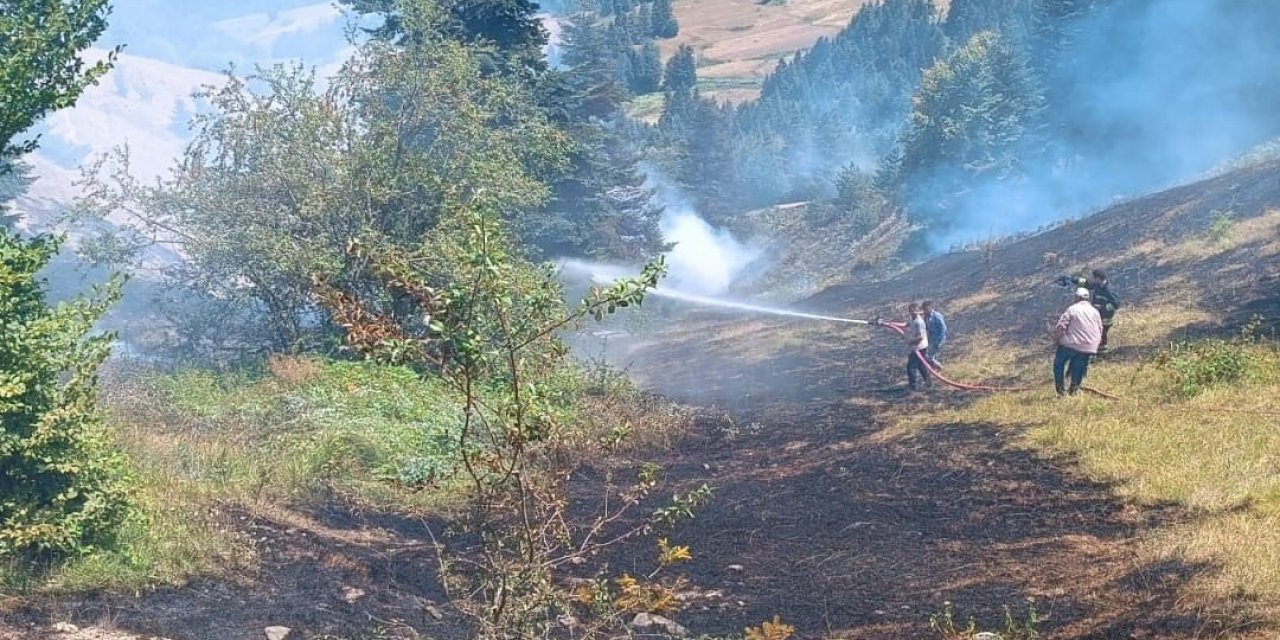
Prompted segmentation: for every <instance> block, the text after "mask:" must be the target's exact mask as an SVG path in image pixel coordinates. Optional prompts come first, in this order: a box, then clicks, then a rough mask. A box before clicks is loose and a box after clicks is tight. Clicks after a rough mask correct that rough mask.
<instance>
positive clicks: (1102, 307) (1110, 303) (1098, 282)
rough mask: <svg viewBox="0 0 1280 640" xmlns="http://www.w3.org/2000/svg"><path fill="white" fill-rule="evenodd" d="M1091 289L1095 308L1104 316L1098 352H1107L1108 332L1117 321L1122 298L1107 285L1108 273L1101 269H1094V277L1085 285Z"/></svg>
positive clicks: (1090, 293) (1090, 292)
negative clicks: (1117, 310) (1117, 312)
mask: <svg viewBox="0 0 1280 640" xmlns="http://www.w3.org/2000/svg"><path fill="white" fill-rule="evenodd" d="M1085 288H1086V289H1088V290H1089V295H1090V297H1091V302H1093V308H1094V309H1097V310H1098V315H1100V316H1102V342H1101V343H1100V344H1099V345H1098V353H1106V352H1107V334H1108V333H1110V332H1111V324H1112V322H1114V321H1115V317H1116V309H1119V308H1120V299H1119V298H1117V297H1116V295H1115V294H1114V293H1111V288H1110V287H1109V286H1107V274H1105V273H1103V272H1102V270H1101V269H1094V270H1093V278H1091V279H1090V280H1089V285H1088V286H1086V287H1085Z"/></svg>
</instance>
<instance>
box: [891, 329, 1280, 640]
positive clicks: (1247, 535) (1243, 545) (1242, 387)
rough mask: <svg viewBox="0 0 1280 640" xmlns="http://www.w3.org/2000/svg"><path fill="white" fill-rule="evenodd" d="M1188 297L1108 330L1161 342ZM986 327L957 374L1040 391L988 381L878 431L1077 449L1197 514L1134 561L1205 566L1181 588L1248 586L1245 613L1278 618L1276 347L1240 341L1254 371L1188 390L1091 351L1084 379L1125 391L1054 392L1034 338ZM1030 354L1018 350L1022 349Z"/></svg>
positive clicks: (1224, 597) (1083, 464) (1158, 535)
mask: <svg viewBox="0 0 1280 640" xmlns="http://www.w3.org/2000/svg"><path fill="white" fill-rule="evenodd" d="M1207 319H1208V317H1207V315H1206V314H1205V313H1204V312H1203V311H1202V310H1199V309H1196V308H1194V307H1190V306H1178V305H1171V306H1164V307H1154V308H1145V309H1141V308H1139V309H1131V310H1129V311H1128V313H1127V314H1126V324H1125V325H1124V327H1123V330H1122V331H1121V330H1119V329H1118V330H1117V334H1116V335H1117V338H1118V339H1119V340H1118V341H1120V342H1122V343H1132V344H1148V345H1149V344H1159V343H1160V342H1161V341H1166V340H1168V338H1169V334H1170V331H1171V330H1172V329H1176V328H1177V327H1180V326H1185V325H1189V324H1193V323H1199V322H1203V321H1205V320H1207ZM992 339H993V338H992V337H991V336H983V335H978V336H974V337H973V338H971V339H970V340H968V341H967V342H966V343H965V344H963V345H962V346H963V347H964V348H962V349H959V350H957V352H956V353H955V354H953V356H952V357H951V358H950V359H949V360H950V361H951V362H955V363H956V364H954V365H953V366H951V367H949V368H948V370H947V373H948V374H954V375H955V377H957V378H961V379H966V380H968V379H990V377H991V376H998V375H1004V376H1009V375H1012V376H1014V377H1015V378H1016V379H1018V380H1020V381H1022V382H1023V383H1026V384H1031V385H1042V386H1043V387H1044V390H1043V391H1037V392H1029V393H1006V394H993V395H990V396H987V397H984V398H982V399H979V400H977V401H976V402H974V403H973V404H971V405H968V406H965V407H962V408H958V409H948V410H942V411H940V412H937V411H934V412H928V413H925V412H919V411H916V412H912V413H910V414H907V415H902V416H899V418H898V420H897V424H896V425H895V426H894V427H893V428H892V429H890V430H888V431H886V432H885V433H884V434H881V436H880V437H881V438H903V437H910V436H911V434H913V433H915V432H917V431H918V430H919V429H922V428H925V427H927V426H928V425H931V424H937V423H939V422H945V423H953V422H955V423H962V424H971V425H986V426H989V427H991V428H996V429H1002V430H1010V431H1014V432H1017V433H1019V434H1021V435H1020V436H1018V437H1019V439H1020V440H1021V444H1023V445H1025V446H1027V447H1029V448H1031V449H1033V450H1036V451H1039V452H1041V453H1042V454H1043V455H1045V456H1058V455H1063V456H1065V457H1066V458H1064V459H1071V460H1074V461H1076V464H1078V465H1079V469H1080V470H1081V471H1082V472H1084V473H1085V474H1087V475H1088V476H1090V477H1093V478H1097V479H1101V480H1106V481H1109V482H1111V483H1114V486H1115V491H1116V493H1117V495H1118V496H1120V497H1122V498H1124V499H1127V500H1130V501H1133V502H1135V503H1139V504H1157V503H1158V504H1169V503H1172V504H1176V505H1179V506H1181V507H1183V508H1184V509H1185V510H1187V512H1189V513H1191V514H1193V515H1194V517H1193V518H1191V519H1190V520H1189V521H1187V522H1184V523H1180V524H1177V525H1173V526H1169V527H1166V528H1163V529H1159V530H1156V531H1155V532H1153V533H1151V534H1150V535H1149V536H1148V537H1147V539H1145V540H1144V545H1143V547H1144V549H1145V553H1146V554H1147V556H1148V557H1147V558H1143V560H1144V561H1156V560H1177V561H1182V562H1187V563H1202V564H1203V565H1204V566H1207V567H1210V569H1209V570H1207V571H1204V572H1202V573H1201V574H1200V575H1198V576H1196V578H1195V579H1194V580H1192V581H1191V582H1190V583H1189V585H1188V586H1187V587H1186V593H1185V597H1186V602H1188V603H1189V604H1192V605H1195V604H1203V605H1205V606H1208V605H1210V603H1213V602H1218V603H1221V602H1223V601H1228V602H1232V603H1233V604H1236V605H1243V604H1245V603H1246V602H1247V601H1249V600H1250V599H1255V598H1256V600H1257V608H1256V615H1257V616H1258V617H1259V618H1263V619H1266V620H1268V621H1270V622H1280V430H1277V429H1276V424H1277V423H1280V352H1278V351H1277V350H1276V349H1275V348H1274V346H1266V345H1260V346H1255V347H1247V348H1248V349H1251V351H1250V353H1252V354H1253V355H1252V357H1253V358H1254V362H1255V368H1256V370H1257V371H1258V372H1260V373H1259V374H1258V376H1257V377H1256V378H1254V379H1252V380H1251V381H1249V382H1245V383H1236V384H1232V385H1223V386H1218V387H1210V388H1209V389H1208V390H1206V391H1204V392H1203V393H1201V394H1199V395H1196V396H1194V397H1192V398H1190V399H1183V398H1181V397H1179V396H1177V395H1176V393H1174V391H1173V389H1174V387H1173V383H1172V380H1171V374H1170V373H1169V372H1168V371H1167V370H1164V369H1162V368H1160V367H1159V366H1158V365H1156V364H1154V363H1151V362H1110V361H1106V360H1103V361H1100V362H1098V363H1096V364H1095V365H1094V367H1093V368H1092V369H1091V370H1090V374H1089V378H1088V379H1087V380H1086V384H1087V385H1089V386H1093V387H1095V388H1099V389H1103V390H1106V391H1108V392H1110V393H1113V394H1116V395H1119V396H1122V397H1124V398H1125V400H1121V401H1113V400H1107V399H1103V398H1099V397H1093V396H1084V397H1075V398H1067V399H1061V400H1060V399H1058V398H1056V397H1055V396H1054V395H1053V393H1052V391H1051V390H1050V386H1049V383H1048V378H1049V375H1050V372H1049V356H1048V355H1047V347H1046V349H1045V351H1046V353H1045V357H1044V358H1043V359H1039V360H1036V359H1031V360H1030V361H1031V362H1032V363H1033V364H1030V365H1027V364H1024V365H1022V366H1021V367H1018V366H1017V365H1016V364H1015V363H1016V362H1018V361H1020V358H1022V357H1024V356H1028V355H1030V354H1032V353H1035V351H1036V348H1035V346H1034V345H1028V346H1025V347H1023V348H1022V349H1020V350H1010V349H1008V348H1007V347H1006V348H1002V349H993V348H991V346H992V345H990V344H989V343H990V342H991V340H992ZM1021 361H1022V362H1027V360H1021Z"/></svg>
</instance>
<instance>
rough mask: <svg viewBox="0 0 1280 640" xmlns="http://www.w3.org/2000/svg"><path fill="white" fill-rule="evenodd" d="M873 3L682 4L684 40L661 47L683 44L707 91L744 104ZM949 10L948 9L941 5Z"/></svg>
mask: <svg viewBox="0 0 1280 640" xmlns="http://www.w3.org/2000/svg"><path fill="white" fill-rule="evenodd" d="M869 1H870V0H781V1H776V2H771V1H764V2H762V1H761V0H678V1H677V2H676V3H675V5H674V6H675V11H676V17H677V18H678V19H679V20H680V35H679V36H677V37H676V38H674V39H671V40H666V41H663V42H662V52H663V56H664V58H665V57H667V56H670V55H671V53H672V52H673V51H675V49H676V47H678V46H680V45H682V44H689V45H692V46H693V48H694V49H695V50H696V51H697V52H698V66H699V68H698V76H699V78H700V79H701V80H702V89H703V91H704V92H705V93H706V94H707V95H710V96H711V97H713V98H715V99H716V100H721V101H728V102H733V103H738V102H745V101H747V100H751V99H753V98H755V97H756V96H758V95H759V93H760V83H761V81H763V80H764V78H765V76H767V75H769V73H770V72H771V71H773V68H774V66H776V65H777V63H778V60H780V59H782V58H784V57H786V56H788V55H791V54H793V53H795V52H797V51H801V50H804V49H807V48H809V47H810V46H812V45H813V43H814V42H816V41H817V40H818V38H822V37H831V36H834V35H836V34H837V33H839V32H840V30H841V29H843V28H844V27H845V26H846V25H848V24H849V20H850V19H851V18H853V15H854V14H855V13H857V11H858V9H859V8H861V7H862V5H864V4H867V2H869ZM938 5H939V6H940V7H942V8H943V10H945V8H946V5H947V3H946V2H945V0H942V1H940V2H939V3H938Z"/></svg>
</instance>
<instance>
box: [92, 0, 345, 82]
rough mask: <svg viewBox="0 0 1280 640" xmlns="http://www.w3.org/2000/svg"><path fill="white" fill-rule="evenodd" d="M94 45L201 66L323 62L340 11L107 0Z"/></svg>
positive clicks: (337, 41)
mask: <svg viewBox="0 0 1280 640" xmlns="http://www.w3.org/2000/svg"><path fill="white" fill-rule="evenodd" d="M112 5H113V11H112V14H111V18H110V23H109V27H108V29H107V33H106V34H105V35H104V36H103V38H102V40H101V41H100V42H99V45H100V46H102V47H103V48H109V47H111V46H114V45H116V44H121V43H123V44H124V45H125V46H126V49H125V50H126V51H127V52H128V53H130V54H133V55H137V56H142V57H147V58H154V59H157V60H162V61H164V62H168V63H171V64H176V65H180V66H185V67H193V68H197V69H203V70H206V71H222V70H224V69H226V67H227V65H228V64H230V63H234V64H235V65H236V66H238V67H249V66H252V65H253V64H255V63H272V62H278V61H283V60H288V59H301V60H304V61H306V62H308V63H312V64H316V65H324V64H327V63H331V62H333V61H334V60H335V59H336V58H337V57H338V56H339V55H340V54H341V52H342V51H343V50H344V49H345V48H346V39H345V34H344V26H345V22H346V21H345V18H343V16H342V13H341V11H340V9H339V8H338V7H337V6H336V4H334V3H332V2H318V3H317V2H316V1H315V0H218V1H215V2H210V1H208V0H177V1H174V0H114V1H113V3H112Z"/></svg>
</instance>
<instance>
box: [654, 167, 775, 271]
mask: <svg viewBox="0 0 1280 640" xmlns="http://www.w3.org/2000/svg"><path fill="white" fill-rule="evenodd" d="M644 171H645V174H646V176H647V177H648V181H647V182H648V184H647V186H648V187H649V188H650V189H652V190H653V191H654V197H655V198H656V199H657V200H658V201H659V202H660V203H661V204H662V206H663V214H662V219H661V220H660V222H659V225H658V226H659V229H660V230H661V231H662V236H663V239H664V240H665V241H666V242H668V243H671V244H672V245H673V246H672V248H671V250H670V251H669V252H667V254H666V258H667V267H668V275H667V279H666V283H667V285H668V286H670V287H672V288H675V289H680V290H682V291H687V292H689V293H693V294H698V295H704V296H706V295H722V294H724V293H726V292H728V291H729V289H730V287H731V286H732V285H733V284H734V283H735V282H737V281H738V280H739V279H740V278H741V277H742V276H743V274H744V273H746V270H747V269H748V267H750V266H752V265H753V264H755V263H756V262H757V261H758V260H759V259H760V257H761V255H762V254H763V250H762V249H760V248H759V247H753V246H748V245H747V244H744V243H742V242H740V241H738V240H737V239H736V238H734V237H733V234H731V233H730V232H729V231H728V230H726V229H718V228H716V227H713V226H711V224H710V223H708V222H707V221H706V220H704V219H703V218H702V216H700V215H698V212H697V210H696V209H695V208H694V206H693V203H692V202H691V201H690V200H689V198H687V197H686V196H685V195H684V194H683V193H681V192H680V190H679V188H677V187H676V186H675V185H674V184H672V183H671V181H670V180H668V179H667V178H666V177H665V176H663V175H662V173H661V172H660V171H658V170H657V169H655V168H654V167H652V166H645V167H644Z"/></svg>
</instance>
